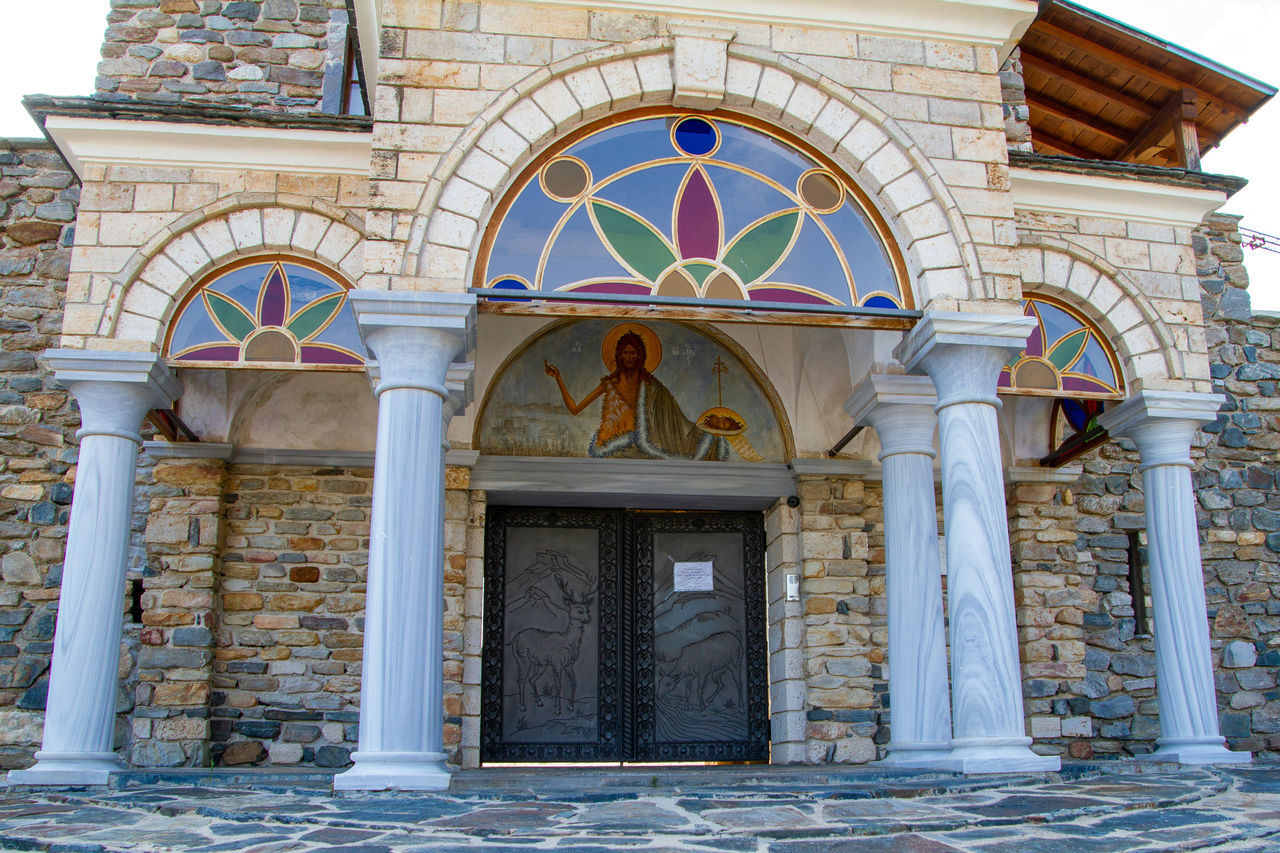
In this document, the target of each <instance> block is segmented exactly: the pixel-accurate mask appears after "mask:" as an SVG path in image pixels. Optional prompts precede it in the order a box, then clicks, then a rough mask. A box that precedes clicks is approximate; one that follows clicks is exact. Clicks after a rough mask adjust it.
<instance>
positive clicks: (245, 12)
mask: <svg viewBox="0 0 1280 853" xmlns="http://www.w3.org/2000/svg"><path fill="white" fill-rule="evenodd" d="M346 31H347V9H346V3H345V0H225V1H224V0H111V11H110V13H109V14H108V16H107V30H106V35H105V39H104V42H103V45H102V61H101V62H100V63H99V65H98V78H97V81H96V88H97V93H98V96H99V97H102V98H105V99H108V100H135V99H136V100H140V101H151V102H156V103H169V104H178V103H192V102H195V103H216V104H220V105H234V106H247V107H254V108H257V109H269V110H281V111H288V112H310V111H318V110H320V109H321V108H322V107H324V108H325V111H326V112H337V100H336V94H337V92H338V91H339V90H340V88H341V83H342V80H341V78H342V62H343V60H344V58H345V50H346ZM326 77H328V78H330V79H326ZM326 95H328V96H329V97H328V98H326Z"/></svg>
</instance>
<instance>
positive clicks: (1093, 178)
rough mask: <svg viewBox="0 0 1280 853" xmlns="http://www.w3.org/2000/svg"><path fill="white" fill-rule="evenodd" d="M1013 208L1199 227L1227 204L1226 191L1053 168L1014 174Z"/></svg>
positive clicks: (1032, 211) (1011, 170)
mask: <svg viewBox="0 0 1280 853" xmlns="http://www.w3.org/2000/svg"><path fill="white" fill-rule="evenodd" d="M1009 174H1010V177H1011V178H1012V181H1013V207H1014V210H1016V211H1026V212H1028V213H1049V214H1054V215H1058V216H1088V217H1091V218H1098V219H1119V220H1123V221H1125V222H1144V223H1147V224H1151V225H1171V226H1175V227H1179V228H1196V227H1199V225H1200V223H1201V222H1203V221H1204V218H1205V217H1206V216H1208V215H1209V214H1210V213H1212V212H1213V211H1215V210H1217V209H1218V208H1219V207H1221V206H1222V205H1223V204H1225V203H1226V201H1227V194H1226V192H1225V191H1223V190H1214V189H1207V188H1204V187H1179V186H1172V185H1170V184H1159V183H1153V182H1151V181H1142V180H1136V179H1135V180H1125V179H1123V178H1110V177H1104V176H1101V175H1081V174H1077V173H1075V172H1055V171H1050V170H1047V169H1016V168H1015V169H1010V170H1009Z"/></svg>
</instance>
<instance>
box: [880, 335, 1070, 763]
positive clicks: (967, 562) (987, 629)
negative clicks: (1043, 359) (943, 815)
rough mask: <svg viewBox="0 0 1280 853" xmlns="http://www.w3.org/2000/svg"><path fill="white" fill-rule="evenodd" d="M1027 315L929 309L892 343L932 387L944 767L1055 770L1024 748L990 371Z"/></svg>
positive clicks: (1015, 346) (1020, 338) (1018, 344)
mask: <svg viewBox="0 0 1280 853" xmlns="http://www.w3.org/2000/svg"><path fill="white" fill-rule="evenodd" d="M1033 326H1034V320H1032V319H1031V318H1029V317H1024V316H1021V315H1016V316H993V315H986V314H971V313H958V312H949V311H948V312H943V311H936V312H930V313H928V314H926V315H925V316H924V318H923V319H922V320H921V321H920V322H919V323H918V324H917V325H916V326H915V328H913V329H912V330H911V331H910V332H909V333H908V334H907V336H906V338H904V339H903V341H902V343H901V344H899V345H898V348H897V349H896V350H895V355H896V356H897V358H898V360H899V361H900V362H902V363H903V364H905V365H906V366H907V368H908V369H909V370H914V371H920V370H923V371H924V372H925V373H927V374H928V375H929V378H930V379H932V380H933V384H934V387H935V388H936V389H937V392H938V405H937V412H938V435H939V446H940V448H941V452H942V510H943V521H944V525H945V529H946V534H947V614H948V617H949V621H948V626H949V630H950V639H951V726H952V732H953V737H952V741H951V756H950V759H949V764H950V766H951V767H953V768H955V769H958V770H960V771H962V772H965V773H1008V772H1019V771H1024V770H1056V769H1057V768H1058V767H1059V766H1060V765H1061V762H1060V760H1059V759H1058V758H1057V757H1056V756H1041V755H1037V754H1036V753H1034V752H1032V751H1031V738H1029V737H1027V736H1026V722H1025V719H1024V716H1023V707H1022V678H1021V670H1020V668H1019V663H1018V628H1017V621H1016V618H1015V614H1014V605H1013V570H1012V566H1011V563H1010V557H1009V525H1008V516H1007V510H1006V505H1005V495H1004V477H1003V474H1002V470H1001V469H1002V466H1001V455H1000V435H999V427H998V421H997V409H998V407H999V405H1000V402H999V400H998V399H997V398H996V380H997V378H998V376H999V372H1000V368H1001V366H1002V365H1003V364H1004V363H1005V362H1006V361H1007V360H1008V359H1009V356H1010V355H1011V354H1013V353H1015V352H1017V351H1018V350H1020V349H1022V347H1023V346H1024V345H1025V344H1026V339H1027V335H1028V334H1029V333H1030V331H1031V328H1032V327H1033Z"/></svg>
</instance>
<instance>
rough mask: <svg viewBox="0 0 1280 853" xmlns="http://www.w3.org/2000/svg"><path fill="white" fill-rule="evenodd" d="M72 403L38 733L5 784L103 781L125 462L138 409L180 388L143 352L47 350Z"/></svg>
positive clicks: (118, 620) (119, 604) (113, 683)
mask: <svg viewBox="0 0 1280 853" xmlns="http://www.w3.org/2000/svg"><path fill="white" fill-rule="evenodd" d="M45 359H46V360H47V361H48V363H49V366H50V367H51V368H52V369H53V371H54V378H55V379H56V380H57V381H58V383H59V384H61V385H63V386H64V387H66V388H68V389H69V390H70V391H71V393H72V394H73V395H75V398H76V402H77V403H78V404H79V407H80V423H81V428H80V431H79V432H78V433H77V437H78V438H79V439H80V456H79V463H78V465H77V467H76V484H75V491H74V493H73V497H72V502H71V525H70V528H69V530H68V531H67V550H66V557H65V559H64V561H63V568H62V589H61V591H60V593H59V596H58V621H57V626H56V628H55V632H54V638H53V661H52V664H51V671H50V675H49V696H48V702H47V703H46V705H45V717H44V739H43V741H42V743H41V746H40V750H39V751H38V752H37V753H36V755H35V757H36V763H35V765H34V766H33V767H31V768H29V769H27V770H14V771H12V772H11V773H10V774H9V784H10V785H105V784H106V783H107V777H108V775H109V774H111V773H112V772H114V771H117V770H120V769H122V767H123V765H122V764H121V763H120V761H119V759H118V758H117V757H116V754H115V753H114V752H113V751H112V749H111V747H112V735H113V733H114V728H115V727H114V721H115V713H116V689H117V686H118V679H117V675H116V673H117V671H118V670H119V659H120V636H121V635H120V630H121V625H122V622H123V620H124V585H125V560H126V557H127V552H128V548H129V521H130V516H131V515H132V513H133V481H134V469H135V466H136V463H137V458H138V447H139V446H140V445H141V444H142V438H141V436H139V434H138V429H139V428H140V427H141V425H142V419H143V418H144V417H146V414H147V411H148V410H150V409H153V408H168V407H169V406H170V405H171V404H172V403H173V401H174V400H175V399H176V398H177V397H178V396H179V394H180V393H181V386H180V385H179V384H178V382H177V380H175V379H174V378H173V376H172V374H170V373H169V370H168V368H166V367H165V366H164V364H163V363H162V362H160V361H159V360H158V359H157V358H156V356H155V355H154V354H152V353H124V352H95V351H86V350H49V351H47V352H46V353H45Z"/></svg>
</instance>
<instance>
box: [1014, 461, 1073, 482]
mask: <svg viewBox="0 0 1280 853" xmlns="http://www.w3.org/2000/svg"><path fill="white" fill-rule="evenodd" d="M1082 473H1084V467H1083V466H1080V465H1065V466H1063V467H1062V468H1041V467H1039V466H1037V465H1010V466H1009V467H1008V468H1005V469H1004V481H1005V483H1006V484H1011V483H1074V482H1075V481H1076V480H1079V479H1080V475H1081V474H1082Z"/></svg>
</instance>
